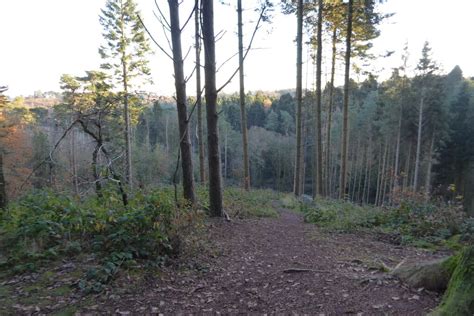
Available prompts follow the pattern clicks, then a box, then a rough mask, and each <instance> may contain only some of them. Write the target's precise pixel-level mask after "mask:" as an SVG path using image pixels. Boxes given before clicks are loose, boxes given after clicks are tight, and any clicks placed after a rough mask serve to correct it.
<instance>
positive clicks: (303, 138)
mask: <svg viewBox="0 0 474 316" xmlns="http://www.w3.org/2000/svg"><path fill="white" fill-rule="evenodd" d="M302 115H303V118H302V122H301V124H302V126H301V130H302V133H301V142H302V144H303V149H302V154H301V183H300V190H301V194H304V193H305V191H304V189H305V183H306V150H307V148H308V146H307V144H306V135H307V134H308V130H307V128H308V127H307V126H306V120H305V112H304V111H303V113H302Z"/></svg>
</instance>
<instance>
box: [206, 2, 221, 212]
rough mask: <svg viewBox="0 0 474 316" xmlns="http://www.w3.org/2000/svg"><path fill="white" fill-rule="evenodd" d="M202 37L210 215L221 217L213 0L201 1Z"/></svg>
mask: <svg viewBox="0 0 474 316" xmlns="http://www.w3.org/2000/svg"><path fill="white" fill-rule="evenodd" d="M202 15H203V28H202V32H203V38H204V51H205V68H204V72H205V78H206V83H205V86H206V105H207V146H208V164H209V207H210V213H211V216H218V217H221V216H222V215H223V209H222V183H221V161H220V155H219V133H218V128H217V120H218V114H217V90H216V48H215V42H214V0H207V1H203V2H202Z"/></svg>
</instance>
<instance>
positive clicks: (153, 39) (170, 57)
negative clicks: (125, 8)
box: [137, 15, 174, 60]
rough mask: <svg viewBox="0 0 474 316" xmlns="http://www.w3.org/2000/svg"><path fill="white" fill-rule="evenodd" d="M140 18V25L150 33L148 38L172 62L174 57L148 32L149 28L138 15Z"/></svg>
mask: <svg viewBox="0 0 474 316" xmlns="http://www.w3.org/2000/svg"><path fill="white" fill-rule="evenodd" d="M137 17H138V20H139V21H140V23H141V24H142V26H143V28H144V29H145V31H146V32H147V33H148V36H150V38H151V40H152V41H153V43H155V45H156V46H158V48H159V49H160V50H161V51H162V52H163V53H164V54H165V55H166V56H168V58H169V59H171V60H174V59H173V57H172V56H171V55H170V54H169V53H168V52H167V51H166V50H165V49H164V48H163V47H162V46H161V45H160V44H159V43H158V42H157V41H156V40H155V38H154V37H153V35H151V33H150V31H148V29H147V27H146V26H145V23H143V20H142V19H141V17H140V16H139V15H137Z"/></svg>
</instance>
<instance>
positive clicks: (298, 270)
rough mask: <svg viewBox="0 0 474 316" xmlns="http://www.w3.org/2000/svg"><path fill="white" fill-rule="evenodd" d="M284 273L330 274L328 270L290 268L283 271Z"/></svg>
mask: <svg viewBox="0 0 474 316" xmlns="http://www.w3.org/2000/svg"><path fill="white" fill-rule="evenodd" d="M282 272H283V273H303V272H316V273H329V272H330V271H326V270H314V269H301V268H289V269H285V270H283V271H282Z"/></svg>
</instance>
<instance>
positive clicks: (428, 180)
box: [425, 133, 435, 200]
mask: <svg viewBox="0 0 474 316" xmlns="http://www.w3.org/2000/svg"><path fill="white" fill-rule="evenodd" d="M434 142H435V134H434V133H433V134H432V135H431V142H430V150H429V152H428V168H427V170H426V182H425V196H426V199H427V200H428V199H429V197H430V193H431V167H432V166H433V150H434Z"/></svg>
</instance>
